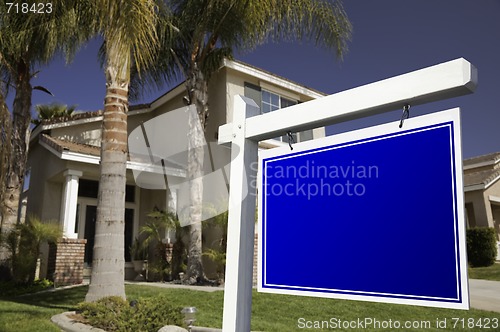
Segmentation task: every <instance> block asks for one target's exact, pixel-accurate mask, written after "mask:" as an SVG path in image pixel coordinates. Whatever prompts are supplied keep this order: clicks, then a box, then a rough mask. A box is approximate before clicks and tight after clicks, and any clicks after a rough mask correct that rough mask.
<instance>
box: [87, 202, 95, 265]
mask: <svg viewBox="0 0 500 332" xmlns="http://www.w3.org/2000/svg"><path fill="white" fill-rule="evenodd" d="M96 219H97V206H95V205H87V207H86V209H85V239H87V243H86V244H85V263H87V264H88V265H92V257H93V256H94V255H93V254H94V237H95V221H96Z"/></svg>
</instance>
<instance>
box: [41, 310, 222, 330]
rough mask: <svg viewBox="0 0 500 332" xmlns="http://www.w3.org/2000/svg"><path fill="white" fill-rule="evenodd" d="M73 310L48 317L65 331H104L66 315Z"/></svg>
mask: <svg viewBox="0 0 500 332" xmlns="http://www.w3.org/2000/svg"><path fill="white" fill-rule="evenodd" d="M75 313H76V312H75V311H67V312H63V313H62V314H58V315H54V316H52V317H51V318H50V320H51V321H52V323H54V324H56V325H57V326H58V327H59V328H60V329H61V330H62V331H65V332H106V331H105V330H102V329H99V328H97V327H92V326H90V325H86V324H83V323H78V322H75V321H74V320H73V319H71V318H69V317H68V315H71V314H75ZM221 331H222V330H221V329H215V328H210V327H198V326H193V329H192V332H221Z"/></svg>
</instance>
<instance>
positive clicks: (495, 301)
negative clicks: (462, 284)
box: [469, 279, 500, 312]
mask: <svg viewBox="0 0 500 332" xmlns="http://www.w3.org/2000/svg"><path fill="white" fill-rule="evenodd" d="M469 290H470V306H471V308H475V309H481V310H487V311H496V312H500V281H490V280H479V279H469Z"/></svg>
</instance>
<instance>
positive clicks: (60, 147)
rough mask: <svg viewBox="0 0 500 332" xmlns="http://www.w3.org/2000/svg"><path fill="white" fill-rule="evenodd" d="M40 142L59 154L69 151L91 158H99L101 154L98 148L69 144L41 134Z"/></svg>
mask: <svg viewBox="0 0 500 332" xmlns="http://www.w3.org/2000/svg"><path fill="white" fill-rule="evenodd" d="M40 142H42V143H45V144H47V145H48V146H50V147H51V148H53V149H54V150H56V151H57V152H59V153H63V152H64V151H70V152H75V153H82V154H87V155H91V156H100V154H101V148H100V147H98V146H94V145H88V144H81V143H75V142H69V141H65V140H62V139H59V138H55V137H51V136H49V135H47V134H42V135H41V136H40Z"/></svg>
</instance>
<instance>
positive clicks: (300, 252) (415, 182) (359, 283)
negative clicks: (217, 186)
mask: <svg viewBox="0 0 500 332" xmlns="http://www.w3.org/2000/svg"><path fill="white" fill-rule="evenodd" d="M258 174H259V175H258V181H259V185H258V188H259V190H258V191H259V198H258V199H259V201H258V205H259V280H258V289H259V291H262V292H270V293H280V294H294V295H307V296H318V297H331V298H341V299H354V300H365V301H376V302H389V303H402V304H414V305H424V306H434V307H446V308H458V309H468V307H469V295H468V284H467V263H466V248H465V230H464V228H465V221H464V202H463V180H462V155H461V137H460V120H459V110H458V109H452V110H447V111H442V112H437V113H433V114H429V115H425V116H420V117H416V118H411V119H408V120H406V121H405V122H404V124H403V126H402V128H399V121H398V122H395V123H389V124H384V125H380V126H376V127H372V128H366V129H361V130H357V131H353V132H348V133H343V134H339V135H335V136H329V137H325V138H323V139H318V140H314V141H308V142H303V143H299V144H294V145H293V150H290V149H289V148H288V147H284V148H276V149H270V150H266V151H261V152H260V154H259V173H258Z"/></svg>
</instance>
